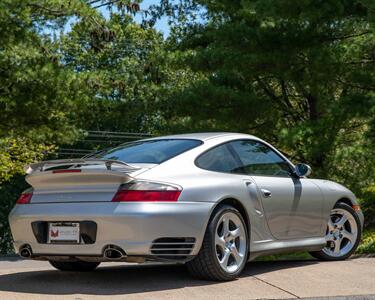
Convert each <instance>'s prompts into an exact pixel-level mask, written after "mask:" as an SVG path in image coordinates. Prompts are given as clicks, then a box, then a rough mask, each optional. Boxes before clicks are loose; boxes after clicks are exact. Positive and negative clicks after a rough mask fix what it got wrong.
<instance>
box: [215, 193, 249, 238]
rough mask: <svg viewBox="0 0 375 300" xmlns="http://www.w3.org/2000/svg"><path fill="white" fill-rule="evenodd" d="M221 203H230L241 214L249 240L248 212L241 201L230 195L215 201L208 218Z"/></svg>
mask: <svg viewBox="0 0 375 300" xmlns="http://www.w3.org/2000/svg"><path fill="white" fill-rule="evenodd" d="M222 205H230V206H232V207H234V208H235V209H237V210H238V211H239V213H240V214H241V216H242V217H243V219H244V221H245V225H246V229H247V234H248V236H249V241H250V229H251V224H250V218H249V214H248V213H247V211H246V208H245V206H244V205H243V204H242V203H241V201H239V200H237V199H235V198H232V197H227V198H224V199H222V200H220V201H219V202H217V204H216V205H215V207H214V209H213V210H212V212H211V215H210V220H211V218H212V217H213V216H214V214H215V211H216V210H217V209H218V208H219V207H220V206H222Z"/></svg>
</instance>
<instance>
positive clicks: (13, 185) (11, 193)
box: [0, 175, 28, 255]
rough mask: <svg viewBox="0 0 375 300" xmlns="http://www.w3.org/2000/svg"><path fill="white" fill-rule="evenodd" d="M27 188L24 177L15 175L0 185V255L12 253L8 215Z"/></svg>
mask: <svg viewBox="0 0 375 300" xmlns="http://www.w3.org/2000/svg"><path fill="white" fill-rule="evenodd" d="M27 187H28V185H27V183H26V181H25V176H22V175H16V176H14V177H12V179H11V180H9V181H7V182H3V183H2V184H1V185H0V205H1V209H0V255H4V254H10V253H12V252H13V246H12V236H11V233H10V229H9V222H8V215H9V213H10V211H11V209H12V208H13V206H14V204H15V202H16V200H17V198H18V197H19V195H20V194H21V193H22V191H23V190H25V189H26V188H27Z"/></svg>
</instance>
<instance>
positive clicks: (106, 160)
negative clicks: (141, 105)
mask: <svg viewBox="0 0 375 300" xmlns="http://www.w3.org/2000/svg"><path fill="white" fill-rule="evenodd" d="M26 171H27V173H28V174H29V175H28V176H27V177H26V180H27V182H28V183H30V185H31V186H32V188H30V189H28V190H26V191H25V192H24V193H23V194H22V195H21V196H20V198H19V199H18V201H17V204H16V206H15V207H14V209H13V210H12V212H11V213H10V216H9V221H10V226H11V230H12V234H13V238H14V247H15V250H16V251H17V253H19V254H20V255H21V256H22V257H24V258H31V259H38V260H48V261H49V262H50V263H51V264H52V265H53V266H54V267H56V268H57V269H59V270H62V271H88V270H93V269H95V268H96V267H97V266H98V265H99V263H100V262H106V261H129V262H139V263H142V262H145V261H165V262H179V263H186V265H187V267H188V269H189V270H190V271H191V273H192V274H193V275H195V276H198V277H200V278H205V279H211V280H231V279H234V278H236V277H237V276H238V275H239V274H240V273H241V271H242V270H243V268H244V266H245V264H246V262H247V261H249V260H252V259H254V258H255V257H257V256H260V255H266V254H267V255H268V254H271V253H279V252H284V251H297V250H303V251H310V253H311V254H312V255H313V256H315V257H317V258H319V259H325V260H341V259H345V258H347V257H349V256H350V255H351V254H352V253H353V251H355V249H356V247H357V246H358V243H359V241H360V238H361V232H362V226H363V214H362V212H361V210H360V207H359V205H358V203H357V202H356V198H355V196H354V195H353V193H352V192H351V191H349V190H348V189H346V188H345V187H343V186H342V185H340V184H337V183H335V182H332V181H328V180H321V179H310V178H307V176H308V175H309V174H310V172H311V169H310V167H309V166H307V165H305V164H297V165H293V164H292V163H291V162H290V161H289V160H288V159H287V158H286V157H285V156H284V155H283V154H282V153H280V152H279V151H278V150H276V149H275V148H274V147H272V146H271V145H270V144H268V143H266V142H265V141H262V140H261V139H259V138H257V137H254V136H250V135H246V134H237V133H197V134H184V135H174V136H166V137H158V138H151V139H145V140H141V141H136V142H131V143H126V144H123V145H121V146H119V147H116V148H113V149H110V150H104V151H102V152H97V153H95V154H93V155H92V156H89V157H86V158H82V159H70V160H54V161H45V162H40V163H34V164H31V165H29V166H28V167H27V170H26Z"/></svg>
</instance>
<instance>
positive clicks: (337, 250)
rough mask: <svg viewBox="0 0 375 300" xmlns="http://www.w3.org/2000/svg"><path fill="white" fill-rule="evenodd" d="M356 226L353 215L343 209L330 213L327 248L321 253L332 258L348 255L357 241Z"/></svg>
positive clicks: (336, 209)
mask: <svg viewBox="0 0 375 300" xmlns="http://www.w3.org/2000/svg"><path fill="white" fill-rule="evenodd" d="M357 236H358V226H357V223H356V220H355V219H354V217H353V215H352V214H351V213H349V212H348V211H347V210H345V209H341V208H335V209H333V210H332V211H331V215H330V218H329V220H328V227H327V232H326V241H327V246H326V247H324V248H323V252H324V253H325V254H327V255H329V256H332V257H341V256H344V255H346V254H347V253H349V252H350V251H351V250H352V249H353V247H354V245H355V243H356V240H357Z"/></svg>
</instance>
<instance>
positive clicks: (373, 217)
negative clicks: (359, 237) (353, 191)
mask: <svg viewBox="0 0 375 300" xmlns="http://www.w3.org/2000/svg"><path fill="white" fill-rule="evenodd" d="M359 203H360V205H361V208H362V211H363V214H364V215H365V228H375V185H372V186H370V187H368V188H366V189H365V190H364V191H363V193H362V194H361V196H360V198H359Z"/></svg>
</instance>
